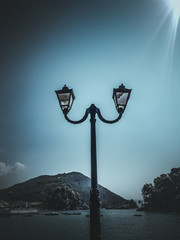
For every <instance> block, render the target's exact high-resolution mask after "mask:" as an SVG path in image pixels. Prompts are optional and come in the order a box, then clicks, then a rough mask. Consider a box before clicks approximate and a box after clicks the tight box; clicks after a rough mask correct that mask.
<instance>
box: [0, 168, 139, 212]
mask: <svg viewBox="0 0 180 240" xmlns="http://www.w3.org/2000/svg"><path fill="white" fill-rule="evenodd" d="M90 186H91V180H90V178H88V177H86V176H84V175H83V174H81V173H78V172H71V173H64V174H58V175H54V176H48V175H43V176H39V177H36V178H33V179H30V180H28V181H26V182H23V183H19V184H16V185H14V186H12V187H9V188H5V189H0V200H3V201H7V202H15V201H16V202H18V201H22V202H41V203H42V206H43V207H44V208H53V209H86V208H88V206H89V192H90ZM99 192H100V201H101V207H105V208H135V207H136V206H137V205H136V203H135V202H134V201H133V200H130V201H129V200H126V199H124V198H122V197H120V196H118V195H117V194H115V193H112V192H111V191H109V190H108V189H106V188H104V187H102V186H101V185H99Z"/></svg>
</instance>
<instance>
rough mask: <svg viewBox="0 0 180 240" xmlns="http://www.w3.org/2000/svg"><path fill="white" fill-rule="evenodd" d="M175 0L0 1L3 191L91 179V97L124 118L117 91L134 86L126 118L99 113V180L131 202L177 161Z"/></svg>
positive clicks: (179, 32)
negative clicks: (59, 177) (68, 95)
mask: <svg viewBox="0 0 180 240" xmlns="http://www.w3.org/2000/svg"><path fill="white" fill-rule="evenodd" d="M170 1H172V0H116V1H114V0H109V1H106V0H97V1H93V0H92V1H86V0H83V1H82V0H81V1H78V0H77V1H75V0H66V1H61V0H51V1H46V0H45V1H40V0H36V1H33V0H31V1H28V0H27V1H18V0H17V1H11V0H10V1H2V3H1V10H0V11H1V14H0V16H1V21H0V22H1V44H0V49H1V50H0V51H1V54H0V64H1V70H0V109H1V115H0V188H5V187H8V186H11V185H13V184H16V183H19V182H22V181H25V180H28V179H30V178H33V177H36V176H39V175H45V174H48V175H55V174H58V173H64V172H66V173H67V172H71V171H77V172H81V173H83V174H84V175H86V176H90V122H89V118H88V119H87V120H86V122H84V123H82V124H78V125H73V124H70V123H68V122H67V121H66V120H65V119H64V116H63V114H62V111H61V109H60V107H59V103H58V100H57V97H56V95H55V90H59V89H61V88H62V87H63V86H64V84H66V85H67V86H68V87H69V88H73V91H74V94H75V97H76V98H75V101H74V103H73V106H72V109H71V111H70V113H69V114H68V116H69V118H71V119H72V120H79V119H80V118H81V117H82V116H83V115H84V113H85V110H86V108H88V107H89V106H90V105H91V104H92V103H94V104H95V105H96V106H97V107H98V108H100V110H101V113H102V115H103V116H104V118H106V119H109V120H113V119H115V118H116V117H117V116H118V113H117V111H116V109H115V106H114V102H113V99H112V92H113V88H117V87H118V86H119V85H121V83H123V84H124V85H125V86H126V87H127V88H130V89H132V94H131V97H130V99H129V102H128V105H127V108H126V110H125V112H124V114H123V117H122V119H121V120H120V121H119V122H118V123H115V124H112V125H108V124H105V123H103V122H101V121H100V119H98V118H97V121H96V127H97V128H96V130H97V164H98V182H99V183H100V184H101V185H103V186H104V187H106V188H108V189H110V190H111V191H113V192H115V193H117V194H119V195H120V196H122V197H124V198H126V199H131V198H134V199H138V198H142V196H141V189H142V187H143V185H144V184H145V183H150V182H151V183H152V182H153V179H154V178H155V177H157V176H159V175H160V174H162V173H168V172H170V170H171V168H174V167H179V166H180V147H179V142H180V127H179V123H180V108H179V103H180V95H179V90H180V81H179V80H180V79H179V76H180V65H179V62H180V26H179V25H178V21H179V13H180V11H178V6H176V8H175V9H174V8H173V4H172V2H170Z"/></svg>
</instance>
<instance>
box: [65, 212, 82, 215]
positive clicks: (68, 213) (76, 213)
mask: <svg viewBox="0 0 180 240" xmlns="http://www.w3.org/2000/svg"><path fill="white" fill-rule="evenodd" d="M62 214H63V215H81V213H80V212H72V213H71V212H62Z"/></svg>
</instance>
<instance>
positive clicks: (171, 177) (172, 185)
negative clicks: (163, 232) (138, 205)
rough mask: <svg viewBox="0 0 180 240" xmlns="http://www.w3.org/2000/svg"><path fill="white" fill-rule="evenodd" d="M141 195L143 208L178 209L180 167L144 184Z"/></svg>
mask: <svg viewBox="0 0 180 240" xmlns="http://www.w3.org/2000/svg"><path fill="white" fill-rule="evenodd" d="M142 196H143V198H144V208H145V210H165V211H166V210H167V211H180V167H179V168H172V169H171V172H170V173H168V174H161V175H160V176H159V177H157V178H155V179H154V185H153V184H151V183H150V184H145V185H144V186H143V188H142Z"/></svg>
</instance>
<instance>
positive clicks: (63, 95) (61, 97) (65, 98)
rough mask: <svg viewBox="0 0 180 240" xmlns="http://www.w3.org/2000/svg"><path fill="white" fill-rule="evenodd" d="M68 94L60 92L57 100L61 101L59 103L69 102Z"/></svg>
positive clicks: (65, 103)
mask: <svg viewBox="0 0 180 240" xmlns="http://www.w3.org/2000/svg"><path fill="white" fill-rule="evenodd" d="M69 95H70V93H61V94H59V95H58V98H59V101H60V102H61V105H62V106H63V105H68V103H69Z"/></svg>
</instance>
